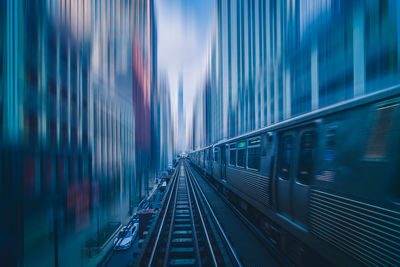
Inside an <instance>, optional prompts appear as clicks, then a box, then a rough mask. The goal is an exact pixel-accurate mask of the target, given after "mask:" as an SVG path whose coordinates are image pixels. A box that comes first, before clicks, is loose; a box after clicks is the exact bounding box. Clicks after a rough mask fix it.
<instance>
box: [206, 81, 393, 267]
mask: <svg viewBox="0 0 400 267" xmlns="http://www.w3.org/2000/svg"><path fill="white" fill-rule="evenodd" d="M208 150H209V148H208ZM399 151H400V90H399V88H395V89H389V90H384V91H381V92H379V93H374V94H370V95H367V96H364V97H360V98H357V99H353V100H349V101H346V102H343V103H340V104H337V105H334V106H331V107H327V108H324V109H321V110H318V111H314V112H311V113H308V114H305V115H302V116H299V117H296V118H293V119H290V120H287V121H284V122H281V123H277V124H275V125H271V126H268V127H266V128H264V129H261V130H257V131H254V132H251V133H249V134H246V135H242V136H238V137H236V138H233V139H229V140H226V141H223V142H220V143H217V144H215V145H214V146H213V157H212V158H210V159H208V160H209V161H212V165H213V167H212V170H211V171H212V172H211V174H212V177H213V179H215V181H217V182H219V183H221V184H222V185H223V186H224V187H225V188H226V189H228V191H229V192H230V193H232V194H231V196H233V198H234V201H237V202H238V203H239V204H240V207H242V208H243V210H245V211H246V210H247V211H249V212H250V213H252V214H256V216H257V218H258V222H259V226H260V227H261V228H262V229H263V230H264V231H265V233H266V234H267V235H269V237H270V238H271V239H272V240H274V241H275V242H276V244H277V245H278V247H280V248H281V249H282V250H283V251H284V252H285V253H286V254H287V255H288V256H289V257H290V258H291V259H292V260H293V261H294V262H295V263H298V264H310V263H312V262H313V261H314V260H315V255H320V256H321V261H326V262H330V263H333V264H347V265H348V264H350V265H399V264H400V253H399V249H400V236H399V235H398V233H399V232H400V153H399ZM210 165H211V164H208V165H207V162H205V165H203V168H209V166H210ZM200 167H201V166H200ZM206 172H207V173H209V172H210V170H206Z"/></svg>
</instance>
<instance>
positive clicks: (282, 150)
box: [276, 131, 295, 218]
mask: <svg viewBox="0 0 400 267" xmlns="http://www.w3.org/2000/svg"><path fill="white" fill-rule="evenodd" d="M294 139H295V135H294V133H293V132H290V131H289V132H285V133H283V134H281V135H280V137H279V150H278V165H277V172H276V177H277V179H276V187H277V202H278V203H277V207H278V211H279V212H280V213H282V214H283V215H285V216H286V217H288V218H292V217H291V202H292V199H291V188H292V181H291V173H292V172H293V170H292V169H293V154H294V151H293V149H294Z"/></svg>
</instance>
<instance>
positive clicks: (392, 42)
mask: <svg viewBox="0 0 400 267" xmlns="http://www.w3.org/2000/svg"><path fill="white" fill-rule="evenodd" d="M216 9H217V11H216V13H217V14H216V17H215V23H214V25H215V26H214V30H213V38H212V42H211V45H210V48H209V64H208V75H207V78H206V79H205V80H204V83H203V86H202V89H203V90H201V91H199V92H198V94H197V96H196V101H194V103H195V105H194V111H193V119H192V124H193V130H192V131H193V134H192V136H191V139H190V140H189V143H190V144H191V148H199V147H202V146H204V145H207V144H210V143H215V142H216V141H218V140H222V139H224V138H230V137H234V136H237V135H240V134H244V133H247V132H248V131H251V130H255V129H259V128H262V127H265V126H267V125H271V124H274V123H276V122H280V121H283V120H286V119H289V118H292V117H295V116H297V115H299V114H304V113H307V112H310V111H313V110H317V109H320V108H323V107H327V106H329V105H332V104H335V103H339V102H342V101H345V100H349V99H352V98H356V97H360V96H363V95H366V94H369V93H372V92H376V91H379V90H383V89H386V88H389V87H391V86H394V85H397V84H398V83H399V77H400V76H399V74H400V72H399V71H400V64H399V63H400V57H399V55H400V53H399V51H400V50H399V49H400V23H399V22H400V2H399V1H391V0H384V1H362V0H354V1H348V0H307V1H301V0H291V1H276V0H270V1H264V0H260V1H241V0H229V1H225V0H221V1H217V3H216Z"/></svg>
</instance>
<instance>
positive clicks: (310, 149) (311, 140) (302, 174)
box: [297, 132, 316, 184]
mask: <svg viewBox="0 0 400 267" xmlns="http://www.w3.org/2000/svg"><path fill="white" fill-rule="evenodd" d="M315 143H316V134H315V132H305V133H303V134H302V136H301V144H300V154H299V169H298V174H297V180H298V181H299V182H300V183H302V184H310V180H311V177H312V172H313V164H314V159H315Z"/></svg>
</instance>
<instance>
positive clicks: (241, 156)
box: [237, 141, 246, 168]
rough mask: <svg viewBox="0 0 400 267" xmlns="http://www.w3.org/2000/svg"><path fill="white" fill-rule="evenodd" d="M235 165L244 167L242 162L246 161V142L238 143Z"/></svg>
mask: <svg viewBox="0 0 400 267" xmlns="http://www.w3.org/2000/svg"><path fill="white" fill-rule="evenodd" d="M237 151H238V152H237V166H238V167H242V168H244V164H245V162H246V142H245V141H244V142H240V143H238V149H237Z"/></svg>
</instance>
